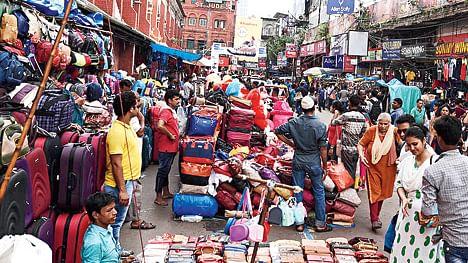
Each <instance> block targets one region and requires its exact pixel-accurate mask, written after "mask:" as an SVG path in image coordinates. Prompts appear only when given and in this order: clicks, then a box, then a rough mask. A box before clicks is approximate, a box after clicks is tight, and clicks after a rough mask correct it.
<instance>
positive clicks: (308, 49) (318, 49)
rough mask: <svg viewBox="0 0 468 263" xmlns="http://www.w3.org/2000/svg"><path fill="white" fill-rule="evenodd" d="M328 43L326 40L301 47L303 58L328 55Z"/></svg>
mask: <svg viewBox="0 0 468 263" xmlns="http://www.w3.org/2000/svg"><path fill="white" fill-rule="evenodd" d="M326 51H327V43H326V42H325V40H321V41H318V42H314V43H311V44H308V45H305V46H302V47H301V57H306V56H313V55H319V54H323V53H326Z"/></svg>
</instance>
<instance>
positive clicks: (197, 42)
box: [182, 0, 237, 53]
mask: <svg viewBox="0 0 468 263" xmlns="http://www.w3.org/2000/svg"><path fill="white" fill-rule="evenodd" d="M182 6H183V9H184V12H185V15H186V18H185V23H184V28H183V32H182V36H183V49H186V50H189V51H196V52H199V53H206V51H208V50H210V48H211V45H212V44H213V43H215V42H218V43H225V45H226V46H228V47H232V45H233V42H234V26H235V19H236V7H237V0H182Z"/></svg>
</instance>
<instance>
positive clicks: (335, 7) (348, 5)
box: [327, 0, 354, 15]
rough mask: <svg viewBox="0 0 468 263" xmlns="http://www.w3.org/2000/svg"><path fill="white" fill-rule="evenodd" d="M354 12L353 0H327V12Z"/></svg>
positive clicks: (338, 13)
mask: <svg viewBox="0 0 468 263" xmlns="http://www.w3.org/2000/svg"><path fill="white" fill-rule="evenodd" d="M353 12H354V0H328V4H327V14H329V15H343V14H352V13H353Z"/></svg>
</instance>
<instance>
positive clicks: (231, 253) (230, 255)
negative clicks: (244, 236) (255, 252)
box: [224, 244, 247, 263]
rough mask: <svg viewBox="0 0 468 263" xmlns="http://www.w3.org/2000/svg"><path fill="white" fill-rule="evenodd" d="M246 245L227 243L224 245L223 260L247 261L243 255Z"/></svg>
mask: <svg viewBox="0 0 468 263" xmlns="http://www.w3.org/2000/svg"><path fill="white" fill-rule="evenodd" d="M246 254H247V247H246V246H244V245H241V244H227V245H225V246H224V262H226V263H247V261H246V258H245V255H246Z"/></svg>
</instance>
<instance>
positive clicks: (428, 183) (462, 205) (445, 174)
mask: <svg viewBox="0 0 468 263" xmlns="http://www.w3.org/2000/svg"><path fill="white" fill-rule="evenodd" d="M467 189H468V157H467V156H463V155H461V154H460V152H459V151H458V150H452V151H447V152H444V153H442V154H441V155H440V156H439V158H438V159H437V160H436V161H435V162H434V164H432V165H431V166H430V167H428V168H427V169H426V171H425V173H424V176H423V182H422V189H421V190H422V193H423V205H422V208H421V212H422V213H423V214H424V215H439V218H440V225H441V226H442V237H443V239H444V241H445V242H447V243H448V244H449V245H451V246H455V247H468V194H467Z"/></svg>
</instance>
